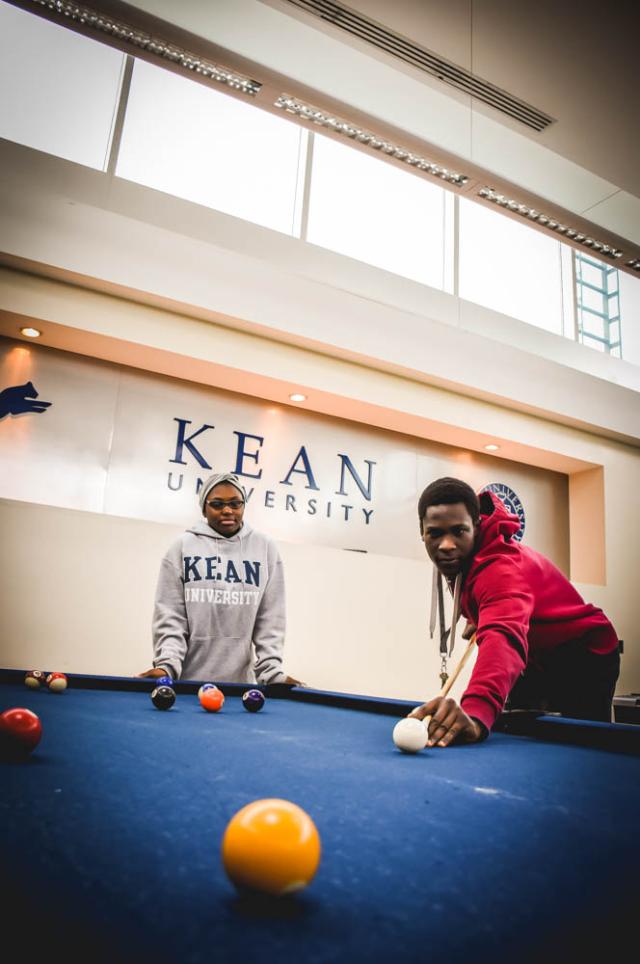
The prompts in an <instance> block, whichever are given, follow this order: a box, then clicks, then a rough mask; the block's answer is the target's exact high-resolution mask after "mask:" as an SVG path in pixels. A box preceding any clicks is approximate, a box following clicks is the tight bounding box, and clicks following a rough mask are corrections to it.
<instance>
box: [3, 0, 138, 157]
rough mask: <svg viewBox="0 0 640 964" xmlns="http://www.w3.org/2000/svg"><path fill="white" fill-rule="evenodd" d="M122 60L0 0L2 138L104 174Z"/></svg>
mask: <svg viewBox="0 0 640 964" xmlns="http://www.w3.org/2000/svg"><path fill="white" fill-rule="evenodd" d="M123 63H124V56H123V54H121V53H120V52H119V51H117V50H113V49H112V48H111V47H107V46H105V45H104V44H100V43H97V42H96V41H94V40H88V39H87V38H86V37H81V36H80V35H79V34H77V33H73V32H72V31H71V30H67V29H66V28H65V27H61V26H58V25H57V24H53V23H49V22H48V21H47V20H43V19H42V18H41V17H37V16H35V15H33V14H30V13H26V12H25V11H23V10H18V9H17V8H16V7H12V6H9V4H7V3H0V88H1V89H2V97H1V98H0V137H4V138H5V140H9V141H15V142H16V143H18V144H24V145H26V146H27V147H33V148H35V149H36V150H38V151H46V152H47V153H48V154H55V155H56V156H57V157H63V158H65V159H67V160H70V161H75V162H77V163H78V164H84V165H86V166H87V167H93V168H96V169H97V170H104V169H105V168H106V164H107V158H108V152H109V144H110V140H111V131H112V126H113V120H114V117H115V112H116V106H117V98H118V93H119V90H120V78H121V75H122V67H123Z"/></svg>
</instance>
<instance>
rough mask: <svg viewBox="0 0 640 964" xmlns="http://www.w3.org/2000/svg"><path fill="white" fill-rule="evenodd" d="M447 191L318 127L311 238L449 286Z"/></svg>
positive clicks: (425, 281)
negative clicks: (446, 267) (446, 281)
mask: <svg viewBox="0 0 640 964" xmlns="http://www.w3.org/2000/svg"><path fill="white" fill-rule="evenodd" d="M444 193H445V192H444V190H443V189H442V188H441V187H438V186H437V185H435V184H429V183H428V182H427V181H424V180H422V179H421V178H418V177H415V175H413V174H408V173H405V172H404V171H400V170H398V169H396V168H395V167H393V166H392V165H390V164H387V163H385V162H384V161H379V160H378V159H377V158H375V157H368V156H366V155H365V154H362V153H360V152H359V151H357V150H354V149H353V148H352V147H349V146H347V145H343V144H338V143H336V142H335V141H333V140H331V139H329V138H328V137H322V136H320V135H318V134H316V135H314V146H313V170H312V176H311V193H310V200H309V216H308V227H307V241H310V242H312V243H313V244H318V245H321V246H322V247H324V248H330V249H331V250H332V251H337V252H339V253H340V254H346V255H348V256H349V257H351V258H357V259H359V260H360V261H366V262H367V263H368V264H372V265H376V267H378V268H384V269H386V270H387V271H393V272H395V273H396V274H399V275H403V276H404V277H406V278H413V280H415V281H420V282H422V283H423V284H427V285H431V286H432V287H434V288H443V287H444V211H445V204H444Z"/></svg>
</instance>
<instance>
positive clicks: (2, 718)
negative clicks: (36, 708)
mask: <svg viewBox="0 0 640 964" xmlns="http://www.w3.org/2000/svg"><path fill="white" fill-rule="evenodd" d="M41 736H42V723H41V722H40V718H39V717H38V716H37V715H36V714H35V713H33V712H32V711H31V710H26V709H23V708H22V707H18V706H16V707H14V708H13V709H10V710H5V711H4V713H0V755H2V757H3V758H5V759H14V760H19V759H24V758H25V757H27V756H28V755H29V754H30V753H31V751H32V750H33V749H34V748H35V747H36V746H37V745H38V743H39V742H40V737H41Z"/></svg>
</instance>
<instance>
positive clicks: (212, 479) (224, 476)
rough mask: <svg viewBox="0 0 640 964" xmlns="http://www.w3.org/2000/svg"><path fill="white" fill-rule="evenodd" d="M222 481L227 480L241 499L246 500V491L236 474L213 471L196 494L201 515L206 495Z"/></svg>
mask: <svg viewBox="0 0 640 964" xmlns="http://www.w3.org/2000/svg"><path fill="white" fill-rule="evenodd" d="M222 482H227V483H228V484H229V485H233V486H235V488H236V489H237V490H238V492H239V493H240V495H241V496H242V501H243V502H246V501H247V493H246V492H245V488H244V486H243V484H242V482H241V481H240V479H239V478H238V476H237V475H234V474H233V473H232V472H214V473H213V475H210V476H209V478H208V479H205V480H204V482H203V483H202V486H201V488H200V493H199V495H198V501H199V502H200V509H201V510H202V514H203V515H204V503H205V501H206V498H207V496H208V495H209V493H210V492H211V489H213V488H214V486H216V485H220V484H221V483H222Z"/></svg>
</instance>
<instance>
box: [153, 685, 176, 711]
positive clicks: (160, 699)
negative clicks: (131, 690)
mask: <svg viewBox="0 0 640 964" xmlns="http://www.w3.org/2000/svg"><path fill="white" fill-rule="evenodd" d="M175 701H176V694H175V693H174V692H173V690H172V689H171V687H170V686H156V688H155V689H154V691H153V693H152V694H151V702H152V703H153V705H154V706H155V707H156V708H157V709H159V710H170V709H171V707H172V706H173V704H174V703H175Z"/></svg>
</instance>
